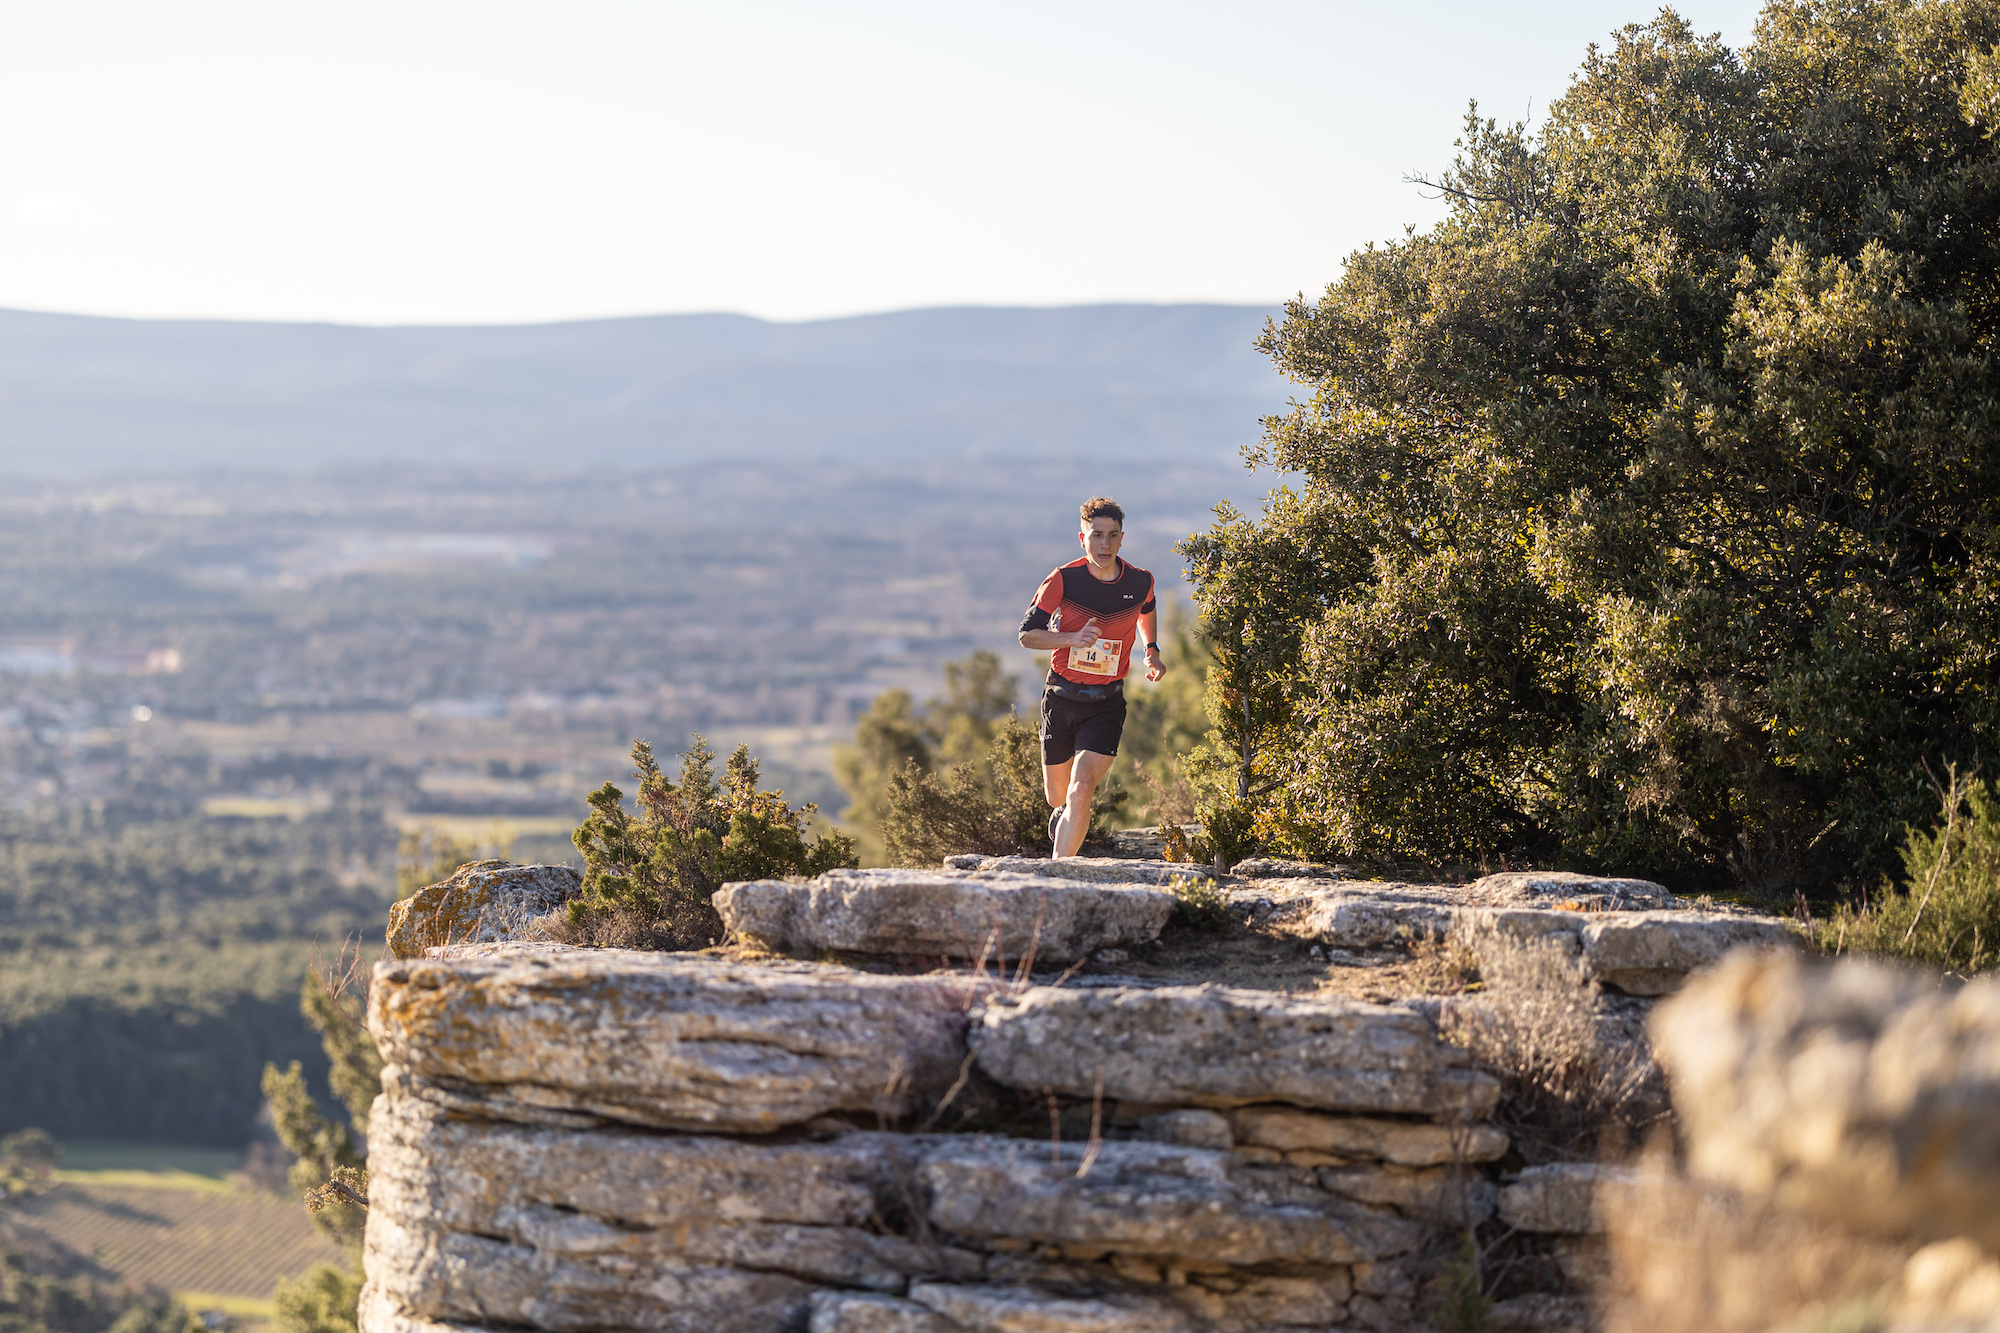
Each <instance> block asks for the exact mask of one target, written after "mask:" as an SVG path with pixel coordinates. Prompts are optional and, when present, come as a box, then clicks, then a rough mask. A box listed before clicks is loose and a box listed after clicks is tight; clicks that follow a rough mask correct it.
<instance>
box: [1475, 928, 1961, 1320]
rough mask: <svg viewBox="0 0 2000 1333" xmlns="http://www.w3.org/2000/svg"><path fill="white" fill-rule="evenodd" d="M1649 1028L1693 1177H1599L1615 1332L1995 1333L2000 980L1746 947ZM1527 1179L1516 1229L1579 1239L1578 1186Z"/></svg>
mask: <svg viewBox="0 0 2000 1333" xmlns="http://www.w3.org/2000/svg"><path fill="white" fill-rule="evenodd" d="M1653 1033H1654V1037H1655V1041H1656V1045H1657V1049H1658V1052H1659V1058H1660V1060H1661V1062H1662V1063H1663V1064H1664V1065H1665V1067H1666V1069H1667V1072H1668V1074H1669V1076H1670V1078H1671V1080H1672V1086H1673V1099H1674V1106H1675V1109H1676V1111H1677V1112H1678V1115H1679V1121H1680V1130H1681V1137H1682V1139H1683V1141H1684V1142H1685V1146H1686V1171H1685V1173H1684V1172H1683V1171H1682V1169H1681V1168H1680V1167H1679V1166H1678V1165H1677V1164H1676V1162H1675V1161H1674V1160H1673V1159H1672V1158H1670V1157H1668V1156H1666V1155H1664V1154H1662V1155H1657V1156H1654V1157H1652V1158H1650V1159H1649V1160H1647V1161H1646V1162H1645V1163H1643V1164H1642V1169H1641V1170H1640V1171H1639V1172H1638V1173H1637V1175H1636V1177H1634V1178H1631V1179H1628V1180H1625V1181H1622V1182H1620V1181H1615V1180H1614V1181H1605V1180H1603V1179H1600V1180H1599V1181H1598V1182H1597V1189H1596V1191H1595V1204H1596V1207H1595V1211H1594V1218H1595V1220H1596V1221H1597V1222H1598V1223H1599V1224H1600V1225H1603V1226H1605V1227H1607V1228H1608V1231H1609V1243H1610V1255H1611V1258H1612V1263H1611V1265H1610V1272H1609V1274H1608V1277H1607V1278H1606V1280H1605V1284H1604V1289H1605V1290H1606V1292H1607V1293H1608V1297H1609V1311H1608V1322H1607V1325H1606V1327H1607V1330H1608V1333H1641V1330H1643V1331H1644V1333H1681V1330H1687V1333H1694V1331H1695V1330H1701V1333H1711V1330H1717V1329H1721V1330H1726V1331H1731V1333H1733V1330H1737V1329H1744V1330H1749V1329H1757V1330H1762V1329H1767V1328H1776V1327H1800V1328H1803V1327H1809V1326H1810V1327H1826V1328H1830V1327H1834V1326H1835V1325H1836V1324H1839V1323H1847V1324H1850V1325H1852V1326H1854V1327H1871V1328H1883V1329H1887V1330H1894V1333H1973V1330H1990V1329H1995V1328H2000V1263H1996V1262H1995V1260H1994V1259H1993V1258H1992V1255H1993V1254H1994V1252H1995V1250H1996V1247H2000V1222H1996V1218H2000V979H1993V978H1985V979H1980V980H1975V981H1973V982H1970V983H1968V984H1966V985H1964V986H1960V987H1953V986H1950V985H1947V984H1946V983H1945V982H1944V980H1943V979H1942V978H1940V977H1938V976H1936V975H1935V974H1932V975H1924V974H1920V973H1918V972H1916V971H1913V970H1907V969H1904V968H1900V967H1896V966H1891V965H1889V964H1886V963H1882V962H1870V961H1861V960H1855V959H1847V960H1842V961H1839V962H1831V963H1829V962H1825V961H1813V960H1808V959H1805V958H1802V957H1799V956H1797V955H1794V954H1790V953H1782V952H1781V953H1771V952H1768V951H1745V952H1742V953H1738V954H1735V955H1732V956H1731V957H1730V958H1729V959H1727V960H1726V961H1725V962H1724V963H1723V964H1722V965H1721V966H1719V967H1716V968H1714V969H1712V970H1710V971H1708V972H1706V973H1704V974H1703V975H1701V976H1700V977H1698V978H1696V979H1695V980H1693V981H1692V982H1690V983H1689V984H1688V985H1687V986H1686V987H1685V988H1684V989H1683V990H1682V991H1681V992H1680V993H1679V994H1678V995H1676V996H1675V997H1674V998H1673V999H1671V1000H1668V1001H1665V1002H1663V1003H1662V1005H1661V1006H1660V1007H1659V1008H1658V1010H1656V1012H1655V1013H1654V1016H1653ZM1528 1183H1529V1181H1528V1178H1527V1175H1526V1173H1524V1176H1523V1179H1522V1181H1521V1182H1519V1183H1518V1184H1517V1185H1516V1186H1514V1187H1510V1188H1509V1190H1507V1191H1503V1193H1502V1197H1501V1204H1500V1206H1501V1210H1502V1216H1503V1217H1505V1216H1508V1215H1510V1214H1511V1215H1513V1216H1515V1217H1518V1218H1520V1219H1522V1225H1538V1226H1543V1227H1549V1228H1554V1227H1557V1226H1561V1227H1563V1228H1566V1229H1570V1230H1574V1229H1576V1227H1577V1226H1578V1218H1579V1217H1580V1216H1581V1214H1582V1211H1583V1210H1582V1206H1581V1205H1582V1200H1583V1198H1584V1193H1585V1191H1584V1190H1583V1189H1582V1182H1581V1181H1578V1180H1570V1181H1566V1182H1565V1181H1559V1180H1556V1179H1553V1178H1551V1179H1545V1180H1542V1181H1539V1182H1536V1187H1535V1188H1533V1189H1524V1188H1522V1186H1525V1185H1527V1184H1528ZM1565 1219H1567V1220H1565Z"/></svg>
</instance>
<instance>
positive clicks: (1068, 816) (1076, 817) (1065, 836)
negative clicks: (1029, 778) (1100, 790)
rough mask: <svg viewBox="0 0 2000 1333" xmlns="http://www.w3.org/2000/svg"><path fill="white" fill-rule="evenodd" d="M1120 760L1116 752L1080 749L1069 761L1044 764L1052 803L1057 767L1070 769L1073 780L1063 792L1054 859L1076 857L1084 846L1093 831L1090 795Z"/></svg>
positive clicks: (1043, 775)
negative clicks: (1110, 753) (1086, 835)
mask: <svg viewBox="0 0 2000 1333" xmlns="http://www.w3.org/2000/svg"><path fill="white" fill-rule="evenodd" d="M1116 762H1117V757H1116V756H1114V755H1108V754H1099V753H1097V751H1095V750H1078V751H1077V752H1076V757H1075V758H1074V759H1072V760H1071V761H1070V762H1069V763H1066V764H1047V765H1044V766H1043V768H1042V780H1043V782H1044V784H1045V785H1046V786H1047V788H1048V797H1049V804H1051V805H1054V804H1056V799H1055V781H1056V778H1055V775H1056V770H1057V769H1059V768H1060V769H1068V770H1069V772H1068V774H1067V776H1068V778H1069V782H1068V784H1067V787H1066V790H1065V791H1064V793H1063V801H1062V806H1063V817H1062V821H1061V822H1060V823H1058V824H1057V825H1056V838H1055V848H1054V850H1053V851H1052V852H1050V856H1051V858H1055V857H1062V856H1075V855H1076V849H1077V848H1079V847H1081V846H1083V835H1084V834H1086V833H1088V832H1090V798H1091V796H1093V795H1094V794H1095V793H1096V791H1097V784H1098V783H1100V782H1102V781H1104V775H1105V774H1106V773H1109V772H1110V771H1111V765H1113V764H1114V763H1116Z"/></svg>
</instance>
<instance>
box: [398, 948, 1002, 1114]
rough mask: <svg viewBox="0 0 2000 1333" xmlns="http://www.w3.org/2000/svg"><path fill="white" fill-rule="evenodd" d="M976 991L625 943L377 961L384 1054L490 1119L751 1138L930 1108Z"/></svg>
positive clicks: (947, 1078) (963, 984)
mask: <svg viewBox="0 0 2000 1333" xmlns="http://www.w3.org/2000/svg"><path fill="white" fill-rule="evenodd" d="M979 993H980V992H979V989H978V983H975V982H970V981H963V980H943V979H931V978H922V977H889V976H874V975H870V974H867V973H861V972H853V971H849V970H847V969H841V968H828V967H818V966H814V965H811V964H805V963H787V962H768V963H754V964H745V963H729V962H723V961H721V960H717V959H713V958H706V957H700V956H692V955H686V954H657V953H639V952H632V951H627V950H618V949H594V950H571V951H561V952H556V951H550V952H548V953H536V952H533V951H528V950H521V951H517V952H513V953H511V954H508V955H505V956H499V957H485V958H466V957H460V958H439V959H412V960H406V961H395V962H388V961H385V962H382V963H378V964H377V965H376V968H375V974H374V985H373V987H372V990H371V993H370V997H369V1029H370V1031H372V1032H373V1033H374V1035H375V1040H376V1044H377V1046H378V1047H379V1048H380V1049H381V1052H382V1056H383V1059H384V1060H385V1061H386V1062H387V1063H389V1064H392V1065H396V1066H398V1067H400V1068H401V1069H402V1070H403V1071H404V1072H405V1073H407V1074H408V1075H409V1076H411V1077H413V1078H416V1079H420V1080H423V1081H425V1082H429V1083H434V1084H438V1085H440V1086H442V1087H444V1088H446V1089H451V1090H455V1091H456V1092H458V1093H459V1094H461V1095H462V1096H464V1097H468V1098H472V1099H475V1100H476V1101H477V1102H478V1103H479V1104H480V1105H481V1106H482V1107H483V1108H485V1113H486V1114H490V1115H492V1116H495V1117H497V1118H514V1119H520V1118H526V1119H535V1118H538V1117H544V1118H545V1117H547V1116H550V1115H553V1116H556V1117H559V1118H560V1117H569V1118H571V1119H576V1118H578V1117H582V1118H589V1117H596V1118H601V1119H603V1120H607V1121H613V1122H622V1123H626V1124H634V1125H645V1126H652V1127H657V1128H668V1129H691V1130H721V1131H726V1132H749V1133H758V1132H765V1131H769V1130H773V1129H777V1128H780V1127H782V1126H785V1125H792V1124H800V1123H803V1122H805V1121H808V1120H811V1119H812V1118H814V1117H815V1116H820V1115H825V1114H828V1113H833V1112H858V1113H864V1114H878V1115H885V1116H900V1115H904V1114H907V1113H908V1112H910V1111H911V1110H913V1109H916V1108H918V1107H923V1108H926V1109H927V1108H928V1107H929V1106H930V1105H933V1104H935V1102H936V1099H937V1098H938V1096H939V1095H940V1094H941V1093H942V1092H943V1091H944V1089H945V1088H947V1087H948V1086H949V1085H950V1084H951V1082H952V1080H953V1079H954V1078H955V1077H956V1076H957V1073H958V1070H959V1066H960V1064H961V1063H962V1062H963V1060H964V1056H965V1037H966V1026H967V1017H966V1010H967V1008H968V1006H969V1005H970V1004H971V1003H972V1002H973V1001H974V1000H975V999H976V998H977V997H978V995H979Z"/></svg>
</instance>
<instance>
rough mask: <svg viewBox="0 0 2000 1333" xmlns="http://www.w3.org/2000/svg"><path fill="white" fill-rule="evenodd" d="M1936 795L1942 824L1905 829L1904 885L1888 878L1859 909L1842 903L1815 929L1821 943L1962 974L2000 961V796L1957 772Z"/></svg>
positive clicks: (1992, 965)
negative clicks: (1925, 828)
mask: <svg viewBox="0 0 2000 1333" xmlns="http://www.w3.org/2000/svg"><path fill="white" fill-rule="evenodd" d="M1938 795H1939V804H1940V806H1941V809H1940V812H1939V826H1938V827H1936V828H1935V829H1933V830H1932V831H1931V832H1928V833H1926V832H1921V831H1919V830H1917V829H1915V828H1911V829H1909V830H1907V831H1906V833H1905V837H1904V841H1903V874H1904V884H1903V886H1902V887H1901V888H1896V887H1894V886H1891V885H1889V884H1887V883H1885V884H1884V885H1883V887H1882V890H1881V892H1880V893H1879V894H1877V895H1876V896H1875V898H1874V899H1873V900H1872V901H1870V902H1868V903H1866V904H1864V905H1863V906H1862V907H1861V908H1860V910H1858V911H1857V910H1855V909H1853V908H1851V907H1847V906H1845V905H1843V906H1842V907H1840V908H1838V909H1836V910H1835V912H1834V914H1833V916H1832V918H1831V919H1830V920H1829V921H1828V922H1827V923H1826V924H1825V925H1824V926H1822V927H1820V928H1819V929H1818V931H1817V932H1816V934H1817V935H1818V938H1819V939H1820V941H1821V943H1822V944H1824V945H1827V946H1829V947H1831V948H1833V949H1835V950H1836V951H1842V950H1847V949H1854V950H1859V951H1861V952H1863V953H1873V954H1882V955H1885V956H1888V957H1894V958H1907V959H1909V960H1910V961H1912V962H1917V963H1927V964H1929V965H1930V966H1932V967H1938V968H1943V969H1944V970H1945V971H1947V972H1950V973H1954V974H1956V975H1958V976H1962V977H1963V976H1971V975H1972V974H1973V973H1975V972H1985V971H1988V970H1989V969H1991V968H1992V967H1994V966H1995V964H1996V963H2000V799H1996V798H1995V794H1994V791H1993V789H1992V787H1991V786H1990V785H1988V784H1986V783H1981V782H1975V781H1974V780H1973V779H1972V777H1971V776H1970V775H1968V776H1966V777H1964V778H1961V777H1959V775H1958V773H1957V772H1956V770H1948V771H1947V777H1946V781H1945V782H1944V784H1943V785H1942V786H1941V787H1940V789H1939V792H1938Z"/></svg>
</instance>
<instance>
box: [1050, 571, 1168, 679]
mask: <svg viewBox="0 0 2000 1333" xmlns="http://www.w3.org/2000/svg"><path fill="white" fill-rule="evenodd" d="M1153 606H1154V602H1153V576H1152V575H1151V574H1148V573H1147V572H1146V571H1145V570H1143V569H1141V568H1139V567H1138V566H1137V565H1131V564H1127V563H1126V562H1125V561H1123V560H1120V561H1119V562H1118V577H1117V578H1115V579H1113V580H1112V581H1111V582H1109V583H1106V582H1104V581H1103V580H1101V579H1099V578H1098V577H1097V576H1096V575H1095V574H1093V573H1091V572H1090V561H1088V560H1072V561H1070V562H1069V563H1068V564H1066V565H1064V566H1063V567H1062V568H1061V569H1058V570H1056V571H1055V572H1054V573H1052V574H1050V575H1049V576H1048V577H1047V578H1045V579H1043V580H1042V586H1041V587H1040V588H1038V589H1037V590H1036V591H1035V601H1034V604H1033V605H1032V606H1030V607H1029V608H1028V614H1027V615H1026V616H1024V617H1023V618H1022V620H1021V628H1022V629H1023V630H1024V631H1025V630H1031V629H1050V628H1055V629H1057V630H1060V631H1062V632H1064V633H1074V632H1075V631H1077V630H1080V629H1082V628H1083V627H1084V626H1085V625H1087V624H1089V623H1090V622H1091V621H1092V620H1095V621H1096V622H1097V632H1098V634H1099V635H1101V636H1102V637H1101V638H1099V639H1098V641H1097V642H1096V643H1095V644H1093V645H1092V646H1091V647H1089V648H1074V649H1071V648H1058V649H1056V654H1055V659H1054V661H1052V662H1051V663H1050V666H1051V668H1052V669H1053V670H1054V672H1055V674H1056V675H1058V676H1061V677H1063V679H1065V680H1072V681H1075V682H1076V683H1077V684H1079V685H1108V684H1110V683H1111V682H1112V681H1114V680H1123V679H1124V678H1125V673H1126V672H1127V671H1128V670H1130V669H1131V666H1132V656H1133V652H1132V650H1133V648H1134V647H1135V646H1136V644H1137V642H1138V638H1139V617H1140V616H1141V615H1143V614H1145V613H1146V612H1148V611H1151V610H1152V609H1153ZM1052 621H1053V625H1052V624H1051V622H1052Z"/></svg>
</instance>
